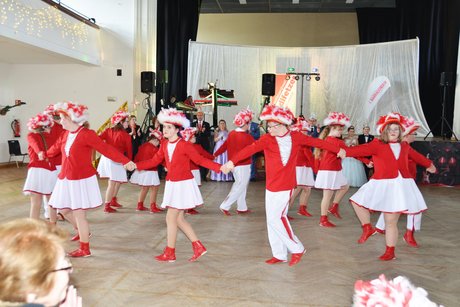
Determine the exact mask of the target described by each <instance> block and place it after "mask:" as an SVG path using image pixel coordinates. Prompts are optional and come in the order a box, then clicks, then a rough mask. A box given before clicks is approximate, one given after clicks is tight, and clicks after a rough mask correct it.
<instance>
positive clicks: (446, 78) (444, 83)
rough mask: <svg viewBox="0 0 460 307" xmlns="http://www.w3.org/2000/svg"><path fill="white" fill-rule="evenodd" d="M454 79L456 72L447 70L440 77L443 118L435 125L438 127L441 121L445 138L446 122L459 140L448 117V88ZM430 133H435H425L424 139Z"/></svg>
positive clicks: (442, 134) (442, 133)
mask: <svg viewBox="0 0 460 307" xmlns="http://www.w3.org/2000/svg"><path fill="white" fill-rule="evenodd" d="M453 81H454V73H453V72H445V71H443V72H442V73H441V78H440V81H439V86H441V88H442V97H441V99H442V100H441V105H442V110H441V118H440V119H439V120H438V121H437V122H436V124H435V125H434V127H436V126H437V125H439V123H441V136H442V139H443V140H444V139H445V138H446V134H447V131H446V133H444V124H445V125H446V126H447V128H449V131H450V133H451V134H452V136H454V138H455V140H456V141H458V138H457V136H456V135H455V133H454V131H453V129H452V127H451V126H450V124H449V122H448V121H447V119H446V103H447V90H448V89H449V87H451V86H452V85H453V83H454V82H453ZM430 133H431V134H433V132H432V130H430V131H429V132H428V133H427V135H425V137H424V138H423V139H424V140H426V138H427V137H428V135H429V134H430Z"/></svg>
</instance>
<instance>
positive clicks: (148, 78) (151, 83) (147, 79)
mask: <svg viewBox="0 0 460 307" xmlns="http://www.w3.org/2000/svg"><path fill="white" fill-rule="evenodd" d="M141 92H142V93H145V94H150V93H155V73H154V72H153V71H143V72H141Z"/></svg>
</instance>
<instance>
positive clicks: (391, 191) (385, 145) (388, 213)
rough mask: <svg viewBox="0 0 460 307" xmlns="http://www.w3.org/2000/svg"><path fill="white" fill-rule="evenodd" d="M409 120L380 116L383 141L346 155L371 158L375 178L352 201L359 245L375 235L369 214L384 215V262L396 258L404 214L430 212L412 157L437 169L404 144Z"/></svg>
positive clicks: (431, 168) (400, 117) (380, 140)
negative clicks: (413, 173) (359, 228)
mask: <svg viewBox="0 0 460 307" xmlns="http://www.w3.org/2000/svg"><path fill="white" fill-rule="evenodd" d="M405 120H406V118H405V117H404V116H402V115H401V114H399V113H389V114H388V115H386V116H381V117H380V119H379V121H378V122H377V130H378V131H379V132H380V139H374V140H373V141H372V142H371V143H368V144H364V145H359V146H355V147H351V148H348V149H347V156H350V157H356V156H372V161H373V163H374V169H375V172H374V175H373V176H372V178H371V179H370V180H369V182H367V183H366V184H364V185H363V186H362V187H361V188H360V189H359V190H358V192H356V193H355V194H354V195H353V196H352V197H350V202H351V204H352V205H353V209H354V210H355V212H356V215H357V216H358V218H359V220H360V222H361V225H362V228H363V233H362V235H361V237H360V238H359V240H358V243H364V242H365V241H366V240H367V239H368V238H369V237H370V236H371V235H372V234H373V233H374V228H373V227H372V225H371V224H370V211H380V212H383V213H384V218H385V225H386V232H385V242H386V251H385V253H384V254H383V255H382V256H380V259H381V260H392V259H395V246H396V242H397V240H398V225H397V223H398V219H399V216H400V215H401V213H405V214H417V213H420V212H422V211H425V210H426V209H427V207H426V204H425V201H424V199H423V196H422V194H421V193H420V191H419V189H418V188H417V185H416V184H415V181H414V179H412V177H411V174H410V172H409V166H408V164H409V158H410V159H412V160H414V161H415V162H416V163H418V164H421V165H423V166H424V167H426V168H427V171H428V172H430V173H433V172H435V171H436V168H435V167H434V165H433V164H432V163H427V161H426V158H425V157H423V155H421V154H419V153H418V152H416V151H415V150H413V149H412V148H411V147H410V145H409V144H407V143H406V142H401V140H402V135H403V131H404V121H405Z"/></svg>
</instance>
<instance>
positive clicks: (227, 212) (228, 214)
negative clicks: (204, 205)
mask: <svg viewBox="0 0 460 307" xmlns="http://www.w3.org/2000/svg"><path fill="white" fill-rule="evenodd" d="M220 211H221V212H222V213H223V214H224V215H225V216H231V215H232V214H231V213H230V211H228V210H225V209H220Z"/></svg>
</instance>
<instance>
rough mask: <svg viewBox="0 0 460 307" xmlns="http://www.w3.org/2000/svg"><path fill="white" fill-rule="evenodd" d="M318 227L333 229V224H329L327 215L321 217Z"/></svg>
mask: <svg viewBox="0 0 460 307" xmlns="http://www.w3.org/2000/svg"><path fill="white" fill-rule="evenodd" d="M319 226H322V227H335V225H334V224H332V223H331V222H329V219H328V218H327V215H321V218H320V220H319Z"/></svg>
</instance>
